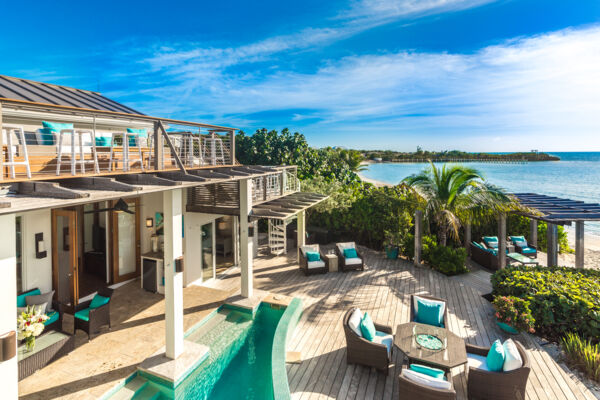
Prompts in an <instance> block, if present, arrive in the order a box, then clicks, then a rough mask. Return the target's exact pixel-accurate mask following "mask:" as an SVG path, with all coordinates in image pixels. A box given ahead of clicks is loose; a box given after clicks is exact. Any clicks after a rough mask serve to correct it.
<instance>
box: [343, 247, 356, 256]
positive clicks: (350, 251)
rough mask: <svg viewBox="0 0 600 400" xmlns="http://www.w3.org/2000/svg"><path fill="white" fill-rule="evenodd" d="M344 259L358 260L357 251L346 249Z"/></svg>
mask: <svg viewBox="0 0 600 400" xmlns="http://www.w3.org/2000/svg"><path fill="white" fill-rule="evenodd" d="M344 258H358V253H357V252H356V249H354V248H350V249H344Z"/></svg>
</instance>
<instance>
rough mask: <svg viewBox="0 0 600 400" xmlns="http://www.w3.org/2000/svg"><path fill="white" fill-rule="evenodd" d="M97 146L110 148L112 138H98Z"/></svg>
mask: <svg viewBox="0 0 600 400" xmlns="http://www.w3.org/2000/svg"><path fill="white" fill-rule="evenodd" d="M96 146H99V147H108V146H110V138H109V137H105V136H96Z"/></svg>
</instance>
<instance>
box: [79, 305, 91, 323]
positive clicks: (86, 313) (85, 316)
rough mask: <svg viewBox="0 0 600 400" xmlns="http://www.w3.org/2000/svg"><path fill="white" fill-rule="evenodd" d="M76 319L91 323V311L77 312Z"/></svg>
mask: <svg viewBox="0 0 600 400" xmlns="http://www.w3.org/2000/svg"><path fill="white" fill-rule="evenodd" d="M75 318H79V319H81V320H83V321H89V320H90V309H89V308H84V309H83V310H79V311H77V312H76V313H75Z"/></svg>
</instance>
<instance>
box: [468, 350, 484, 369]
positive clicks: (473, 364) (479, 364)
mask: <svg viewBox="0 0 600 400" xmlns="http://www.w3.org/2000/svg"><path fill="white" fill-rule="evenodd" d="M467 364H468V365H469V367H470V368H475V369H480V370H483V371H489V368H488V366H487V361H486V358H485V357H484V356H480V355H479V354H472V353H467Z"/></svg>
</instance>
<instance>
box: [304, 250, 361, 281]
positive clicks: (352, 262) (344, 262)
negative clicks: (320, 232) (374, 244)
mask: <svg viewBox="0 0 600 400" xmlns="http://www.w3.org/2000/svg"><path fill="white" fill-rule="evenodd" d="M298 264H299V265H300V270H302V272H304V274H305V275H307V276H308V275H312V274H325V273H327V272H334V271H338V270H339V271H341V272H346V271H352V270H361V271H363V270H364V269H365V262H364V257H363V256H362V255H361V253H360V252H359V251H358V249H357V248H356V244H355V243H354V242H344V243H336V245H335V249H334V252H333V253H328V254H326V253H324V252H323V251H322V250H321V247H320V246H319V245H318V244H309V245H304V246H302V247H300V251H299V262H298Z"/></svg>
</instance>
